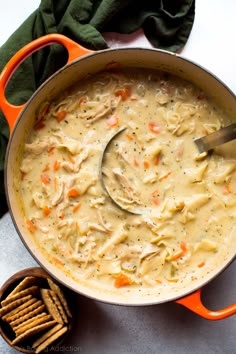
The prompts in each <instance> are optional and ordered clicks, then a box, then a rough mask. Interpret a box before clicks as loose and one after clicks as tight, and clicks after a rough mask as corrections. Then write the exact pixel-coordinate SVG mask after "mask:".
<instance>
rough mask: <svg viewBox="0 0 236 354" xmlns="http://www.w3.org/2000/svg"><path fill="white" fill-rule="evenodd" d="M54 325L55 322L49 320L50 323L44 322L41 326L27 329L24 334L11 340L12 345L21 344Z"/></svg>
mask: <svg viewBox="0 0 236 354" xmlns="http://www.w3.org/2000/svg"><path fill="white" fill-rule="evenodd" d="M55 324H56V321H55V320H51V321H48V322H45V323H43V324H40V325H37V326H35V327H32V328H30V329H28V330H27V331H26V332H25V333H22V334H20V335H19V336H17V337H16V338H15V339H13V341H12V344H13V345H15V344H17V343H19V342H22V341H23V340H25V339H27V338H29V337H31V336H33V335H35V334H37V333H39V332H41V331H43V330H45V329H47V328H48V327H51V326H53V325H55Z"/></svg>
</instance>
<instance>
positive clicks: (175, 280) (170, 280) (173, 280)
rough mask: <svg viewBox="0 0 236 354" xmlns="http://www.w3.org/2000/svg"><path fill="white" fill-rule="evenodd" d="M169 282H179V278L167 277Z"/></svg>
mask: <svg viewBox="0 0 236 354" xmlns="http://www.w3.org/2000/svg"><path fill="white" fill-rule="evenodd" d="M167 280H168V282H169V283H178V281H179V279H177V278H175V279H167Z"/></svg>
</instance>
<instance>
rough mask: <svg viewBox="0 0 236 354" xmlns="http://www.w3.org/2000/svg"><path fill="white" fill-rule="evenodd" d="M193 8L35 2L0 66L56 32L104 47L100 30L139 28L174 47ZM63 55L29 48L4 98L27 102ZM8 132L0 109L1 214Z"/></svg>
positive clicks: (1, 54) (189, 1) (190, 1)
mask: <svg viewBox="0 0 236 354" xmlns="http://www.w3.org/2000/svg"><path fill="white" fill-rule="evenodd" d="M194 11H195V1H194V0H144V1H140V0H42V1H41V4H40V6H39V8H38V9H37V10H36V11H35V12H34V13H32V14H31V16H29V17H28V19H26V21H25V22H24V23H23V24H22V25H21V26H20V27H19V28H18V29H17V30H16V31H15V32H14V33H13V34H12V36H11V37H10V38H9V39H8V41H7V42H6V43H5V44H4V45H3V46H2V47H1V48H0V71H1V70H2V69H3V67H4V66H5V64H6V63H7V62H8V60H9V59H10V58H11V57H12V56H13V55H14V54H15V53H16V52H17V51H18V50H19V49H20V48H21V47H23V46H24V45H25V44H27V43H29V42H31V41H32V40H34V39H35V38H38V37H40V36H43V35H45V34H49V33H56V32H57V33H61V34H64V35H66V36H68V37H70V38H71V39H73V40H75V41H76V42H78V43H80V44H82V45H83V46H85V47H87V48H90V49H94V50H99V49H104V48H107V47H108V46H107V43H106V42H105V40H104V38H103V36H102V33H103V32H110V31H112V32H119V33H126V34H128V33H132V32H134V31H136V30H138V29H140V28H143V30H144V33H145V35H146V37H147V38H148V39H149V41H150V42H151V43H152V45H153V46H154V47H156V48H161V49H166V50H170V51H178V50H179V49H181V48H182V47H183V46H184V45H185V43H186V41H187V39H188V37H189V34H190V32H191V29H192V25H193V21H194V14H195V12H194ZM9 21H10V19H9ZM66 58H67V53H66V51H65V49H64V48H63V47H62V46H59V45H52V46H50V47H46V48H44V49H41V50H40V51H38V52H37V53H35V54H33V55H32V56H31V57H30V58H28V59H27V60H25V61H24V62H23V63H22V64H21V65H20V67H19V68H18V69H17V71H16V72H15V74H14V75H13V77H12V78H11V80H10V82H9V84H8V86H7V89H6V96H7V98H8V100H9V101H10V102H11V103H13V104H21V103H24V102H26V101H27V99H28V98H29V97H30V96H31V95H32V94H33V92H34V91H35V90H36V89H37V87H38V86H39V85H40V84H41V83H42V82H43V81H44V80H45V79H46V78H47V77H49V76H50V75H51V74H53V73H54V72H55V71H56V70H58V69H59V68H60V67H61V66H62V65H63V64H64V63H65V62H66ZM8 137H9V130H8V125H7V123H6V120H5V118H4V115H3V113H2V112H1V111H0V215H1V214H3V213H4V212H5V211H6V203H5V192H4V185H3V166H4V156H5V151H6V145H7V141H8Z"/></svg>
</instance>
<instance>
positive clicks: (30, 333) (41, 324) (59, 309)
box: [0, 277, 72, 353]
mask: <svg viewBox="0 0 236 354" xmlns="http://www.w3.org/2000/svg"><path fill="white" fill-rule="evenodd" d="M45 283H46V282H45ZM0 317H1V319H2V320H3V321H5V322H7V323H8V324H9V326H10V327H11V329H12V331H13V332H14V338H13V340H12V345H15V344H18V343H19V344H21V345H22V343H23V344H24V343H25V344H27V345H31V346H32V348H33V350H34V351H35V353H40V352H42V351H43V350H45V349H46V348H48V347H49V346H50V345H53V344H54V343H55V342H56V341H57V340H58V339H59V338H60V337H61V336H62V335H63V334H64V333H66V332H67V330H68V325H69V322H70V320H71V318H72V315H71V312H70V310H69V307H68V304H67V301H66V298H65V296H64V294H63V292H62V290H61V288H60V287H59V286H58V285H57V284H56V283H55V282H54V281H53V280H52V279H50V278H48V279H47V283H46V284H45V286H42V284H41V285H40V284H39V282H38V278H37V277H26V278H24V279H23V280H22V281H21V282H20V283H19V284H18V285H17V286H16V287H15V288H14V289H13V291H12V292H11V293H10V294H9V295H8V296H7V297H6V298H5V299H4V300H2V301H1V308H0Z"/></svg>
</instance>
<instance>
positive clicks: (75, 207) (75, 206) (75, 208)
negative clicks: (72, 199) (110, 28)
mask: <svg viewBox="0 0 236 354" xmlns="http://www.w3.org/2000/svg"><path fill="white" fill-rule="evenodd" d="M80 207H81V204H80V203H77V204H75V205H74V207H73V213H76V211H77V210H79V208H80Z"/></svg>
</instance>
